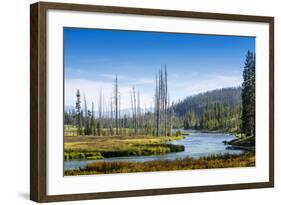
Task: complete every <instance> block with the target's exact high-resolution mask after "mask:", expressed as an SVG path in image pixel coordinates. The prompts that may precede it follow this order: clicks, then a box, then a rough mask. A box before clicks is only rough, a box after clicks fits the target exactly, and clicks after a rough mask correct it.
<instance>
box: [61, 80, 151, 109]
mask: <svg viewBox="0 0 281 205" xmlns="http://www.w3.org/2000/svg"><path fill="white" fill-rule="evenodd" d="M132 87H133V85H130V86H129V85H124V84H122V83H120V84H119V92H120V94H121V109H128V108H130V107H131V93H132ZM77 89H79V90H80V93H81V95H82V99H83V96H84V95H85V96H86V98H87V101H88V102H92V101H93V102H94V103H95V107H96V108H97V104H96V103H97V101H98V99H99V94H100V92H102V95H103V98H104V99H105V100H106V103H107V104H108V103H109V102H110V99H112V96H113V89H114V87H113V83H112V82H106V81H94V80H87V79H65V104H66V105H75V100H76V97H75V94H76V92H77ZM135 89H136V91H138V90H139V91H140V98H141V107H143V108H144V107H145V106H146V107H149V106H150V105H151V103H152V101H153V96H151V95H149V94H147V93H146V92H144V90H143V89H142V88H139V87H138V86H136V87H135Z"/></svg>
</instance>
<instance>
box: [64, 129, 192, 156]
mask: <svg viewBox="0 0 281 205" xmlns="http://www.w3.org/2000/svg"><path fill="white" fill-rule="evenodd" d="M71 129H73V128H71ZM66 133H68V132H66ZM186 134H188V133H185V135H186ZM183 138H184V136H183V135H175V136H159V137H155V136H146V135H136V136H122V135H118V136H71V135H68V134H66V135H65V138H64V159H65V160H72V159H89V160H93V159H102V158H108V157H121V156H146V155H155V154H166V153H169V152H179V151H184V146H182V145H173V144H166V142H168V141H172V140H180V139H183Z"/></svg>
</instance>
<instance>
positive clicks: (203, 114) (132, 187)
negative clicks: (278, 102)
mask: <svg viewBox="0 0 281 205" xmlns="http://www.w3.org/2000/svg"><path fill="white" fill-rule="evenodd" d="M30 15H31V18H30V42H31V47H30V63H31V66H30V69H31V74H30V76H31V82H30V83H31V87H30V94H31V100H30V110H31V111H30V119H31V129H30V130H31V136H30V160H31V165H30V175H31V177H30V193H31V194H30V198H31V200H34V201H37V202H51V201H65V200H83V199H100V198H113V197H130V196H146V195H160V194H177V193H190V192H206V191H221V190H235V189H250V188H266V187H273V186H274V64H273V63H274V18H273V17H265V16H247V15H235V14H217V13H201V12H187V11H174V10H156V9H143V8H125V7H108V6H96V5H80V4H62V3H47V2H40V3H35V4H32V5H31V13H30Z"/></svg>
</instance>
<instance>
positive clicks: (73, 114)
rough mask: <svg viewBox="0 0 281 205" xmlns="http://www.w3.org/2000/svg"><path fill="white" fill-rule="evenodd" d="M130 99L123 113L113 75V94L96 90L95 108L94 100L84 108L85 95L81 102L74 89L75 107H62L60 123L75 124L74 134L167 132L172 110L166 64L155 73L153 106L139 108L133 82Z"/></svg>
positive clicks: (138, 93)
mask: <svg viewBox="0 0 281 205" xmlns="http://www.w3.org/2000/svg"><path fill="white" fill-rule="evenodd" d="M130 103H131V111H130V112H127V113H123V112H122V111H121V93H120V91H119V86H118V76H117V75H115V78H114V86H113V95H112V97H110V99H108V100H106V99H105V97H104V96H103V94H102V90H100V93H99V98H98V99H97V105H98V107H97V112H96V111H95V109H94V102H91V109H88V102H87V100H86V96H84V98H83V103H82V102H81V94H80V90H79V89H78V90H77V92H76V103H75V109H71V110H68V111H65V113H64V124H65V125H72V126H75V127H76V128H77V134H78V135H94V136H107V135H140V134H141V135H153V136H160V135H161V136H168V135H171V134H172V127H173V118H174V117H173V116H174V112H173V108H172V106H171V105H170V100H169V93H168V74H167V66H166V65H165V66H163V67H161V69H160V70H159V71H158V72H157V73H156V75H155V95H154V108H153V109H152V107H151V108H150V109H146V108H145V109H142V108H141V95H140V91H139V90H136V88H135V86H133V87H132V90H131V92H130ZM96 114H97V116H96Z"/></svg>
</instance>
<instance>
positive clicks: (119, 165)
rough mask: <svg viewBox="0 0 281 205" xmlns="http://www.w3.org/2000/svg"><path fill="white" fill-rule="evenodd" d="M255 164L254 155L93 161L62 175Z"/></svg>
mask: <svg viewBox="0 0 281 205" xmlns="http://www.w3.org/2000/svg"><path fill="white" fill-rule="evenodd" d="M252 166H255V155H254V154H253V153H246V154H241V155H229V154H226V155H215V156H209V157H201V158H199V159H192V158H184V159H176V160H156V161H148V162H94V163H91V164H89V165H87V166H86V167H85V168H80V169H74V170H65V171H64V175H66V176H72V175H91V174H110V173H111V174H112V173H128V172H151V171H172V170H192V169H212V168H230V167H252Z"/></svg>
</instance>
